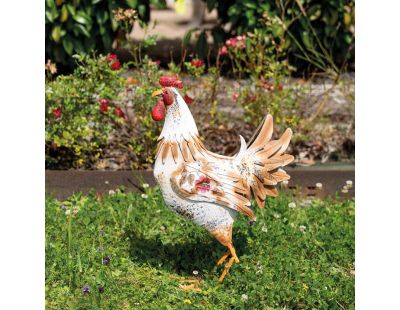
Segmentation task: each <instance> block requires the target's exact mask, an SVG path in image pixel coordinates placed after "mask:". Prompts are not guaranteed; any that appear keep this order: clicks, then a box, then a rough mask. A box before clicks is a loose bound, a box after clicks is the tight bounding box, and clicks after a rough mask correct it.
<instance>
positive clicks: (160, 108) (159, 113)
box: [151, 99, 165, 122]
mask: <svg viewBox="0 0 400 310" xmlns="http://www.w3.org/2000/svg"><path fill="white" fill-rule="evenodd" d="M151 117H152V118H153V120H155V121H156V122H159V121H162V120H163V119H164V117H165V105H164V101H163V100H162V99H160V100H158V101H157V103H156V105H155V106H154V107H153V110H152V111H151Z"/></svg>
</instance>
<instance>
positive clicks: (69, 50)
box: [62, 38, 74, 55]
mask: <svg viewBox="0 0 400 310" xmlns="http://www.w3.org/2000/svg"><path fill="white" fill-rule="evenodd" d="M62 44H63V47H64V49H65V51H66V52H67V54H68V55H72V53H73V51H74V45H73V44H72V42H71V41H70V39H69V38H64V39H63V40H62Z"/></svg>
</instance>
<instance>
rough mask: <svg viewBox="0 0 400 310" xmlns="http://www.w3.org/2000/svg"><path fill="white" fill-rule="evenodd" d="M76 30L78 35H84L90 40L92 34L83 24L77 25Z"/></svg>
mask: <svg viewBox="0 0 400 310" xmlns="http://www.w3.org/2000/svg"><path fill="white" fill-rule="evenodd" d="M74 30H76V31H77V32H78V33H82V34H83V35H85V36H86V37H88V38H90V32H89V30H87V29H86V28H85V26H83V25H81V24H75V25H74Z"/></svg>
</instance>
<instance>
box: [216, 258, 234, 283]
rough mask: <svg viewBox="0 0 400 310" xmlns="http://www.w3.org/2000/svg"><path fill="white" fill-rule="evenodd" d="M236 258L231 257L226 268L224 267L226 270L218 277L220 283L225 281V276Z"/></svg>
mask: <svg viewBox="0 0 400 310" xmlns="http://www.w3.org/2000/svg"><path fill="white" fill-rule="evenodd" d="M234 260H235V258H234V257H231V258H230V259H229V261H228V263H227V264H226V265H225V269H224V271H223V272H222V274H221V276H220V277H219V279H218V282H219V283H222V282H223V281H224V278H225V276H226V274H227V273H228V272H229V269H230V268H231V266H232V264H233V262H234Z"/></svg>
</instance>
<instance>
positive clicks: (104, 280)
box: [46, 189, 355, 309]
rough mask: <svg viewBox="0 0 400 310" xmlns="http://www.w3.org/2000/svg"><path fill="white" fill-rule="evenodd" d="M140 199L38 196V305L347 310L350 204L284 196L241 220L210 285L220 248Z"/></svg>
mask: <svg viewBox="0 0 400 310" xmlns="http://www.w3.org/2000/svg"><path fill="white" fill-rule="evenodd" d="M146 195H147V197H146V196H144V197H142V196H141V195H140V194H133V193H123V191H121V190H117V191H116V192H115V193H114V194H112V195H104V196H103V197H99V196H98V195H97V196H96V195H95V194H94V193H92V194H89V195H82V194H75V195H74V196H71V197H70V198H68V199H67V200H66V201H63V202H61V201H58V200H56V199H54V198H53V197H47V198H46V308H47V309H192V308H197V309H233V308H234V309H244V308H246V309H247V308H248V309H282V308H285V307H286V309H354V211H355V210H354V201H353V200H345V201H337V200H326V201H321V200H312V201H304V200H303V201H302V200H300V199H297V198H293V197H291V196H290V194H283V195H282V196H280V197H278V198H276V199H271V200H269V201H268V204H267V205H266V207H265V208H264V209H258V210H257V211H256V212H257V216H258V219H257V222H256V223H255V224H254V225H252V226H250V225H249V224H248V221H247V219H246V218H245V217H243V216H240V217H239V218H238V220H237V221H236V222H235V225H234V235H233V240H234V245H235V247H236V250H237V253H238V256H239V259H240V263H239V264H238V265H236V264H234V265H233V268H232V269H231V271H230V273H229V275H228V276H227V277H226V279H225V281H224V283H223V284H221V285H218V284H217V279H218V276H219V275H220V273H221V272H222V269H221V268H219V269H218V270H216V271H212V269H213V267H214V266H215V263H216V261H217V260H218V259H219V257H220V256H222V254H223V253H224V252H225V249H224V247H223V246H221V245H220V244H219V243H218V242H217V241H215V240H214V239H213V238H212V237H211V236H209V235H208V233H207V232H206V231H205V230H203V229H202V228H200V227H197V226H195V225H194V224H193V223H191V222H187V221H185V220H183V219H181V218H179V217H178V216H176V215H175V214H174V213H172V212H171V211H170V210H169V209H168V208H167V207H166V206H165V205H164V203H163V201H162V198H161V196H160V193H159V191H158V190H157V189H147V190H146ZM293 201H294V202H295V203H296V207H295V208H289V207H288V204H289V202H293ZM66 213H67V214H66ZM68 213H69V214H70V215H68ZM303 226H304V227H305V228H304V227H303ZM302 230H303V231H302ZM106 256H107V257H106ZM109 258H110V259H111V260H110V261H109V262H108V259H109ZM107 262H108V263H107ZM193 271H197V272H198V274H197V275H194V274H193ZM195 273H196V272H195ZM84 286H88V287H89V288H90V293H83V292H82V288H83V287H84ZM100 290H104V291H103V292H100Z"/></svg>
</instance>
